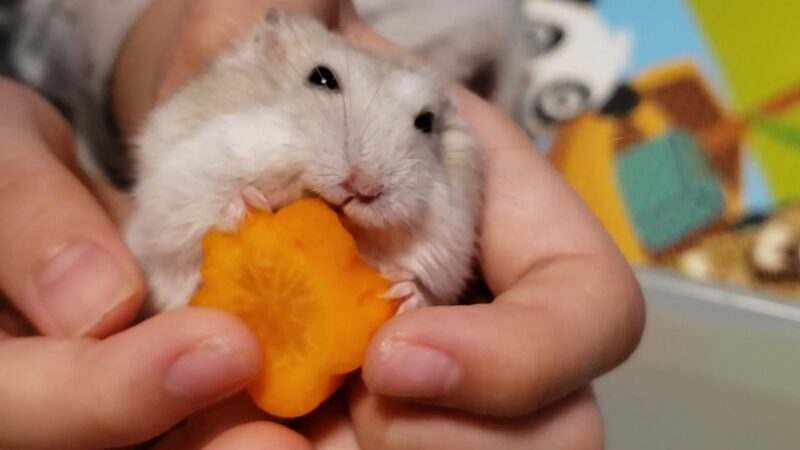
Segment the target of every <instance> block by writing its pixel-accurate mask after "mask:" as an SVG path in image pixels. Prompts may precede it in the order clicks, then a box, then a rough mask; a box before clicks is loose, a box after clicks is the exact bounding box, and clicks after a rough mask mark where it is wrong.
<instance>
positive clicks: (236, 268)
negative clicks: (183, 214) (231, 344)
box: [191, 199, 397, 418]
mask: <svg viewBox="0 0 800 450" xmlns="http://www.w3.org/2000/svg"><path fill="white" fill-rule="evenodd" d="M203 250H204V253H205V256H204V263H203V267H202V270H201V274H202V279H203V284H202V287H201V288H200V289H199V290H198V292H197V294H196V295H195V296H194V298H193V299H192V301H191V305H192V306H202V307H215V308H222V309H224V310H226V311H228V312H230V313H232V314H234V315H236V316H238V317H239V318H240V319H241V320H242V321H244V323H245V324H247V326H249V327H250V329H252V331H253V332H254V333H255V335H256V337H257V338H258V340H259V341H260V343H261V345H262V346H263V351H264V365H263V367H262V370H261V373H260V374H259V375H258V377H257V379H256V381H255V382H254V383H253V385H252V386H251V387H250V389H249V392H250V395H251V396H252V397H253V399H254V400H255V402H256V403H257V404H258V405H259V407H260V408H261V409H263V410H264V411H266V412H268V413H270V414H272V415H274V416H278V417H285V418H292V417H299V416H303V415H305V414H307V413H309V412H311V411H313V410H314V409H315V408H316V407H317V406H319V405H320V404H322V403H323V402H324V401H325V400H326V399H327V398H328V397H329V396H330V395H332V394H333V393H334V392H335V391H336V390H337V389H338V388H339V387H340V386H341V385H342V383H343V382H344V381H345V379H346V374H348V373H350V372H352V371H354V370H356V369H358V368H359V367H360V366H361V364H362V361H363V359H364V353H365V352H366V349H367V345H368V343H369V340H370V338H371V337H372V334H373V333H374V332H375V331H376V330H377V329H378V328H379V327H380V326H381V325H382V324H383V323H384V322H386V321H387V320H389V319H390V318H391V317H392V316H393V315H394V314H395V313H396V311H397V304H396V303H395V302H392V301H390V300H386V299H383V298H381V294H383V293H385V292H386V291H387V290H388V289H389V288H390V286H391V285H390V283H389V282H388V281H387V280H386V279H384V278H383V277H381V276H380V275H379V274H378V273H377V272H375V271H374V270H373V269H372V268H371V267H369V266H368V265H367V263H366V262H365V261H364V259H363V258H362V257H361V255H359V253H358V248H357V246H356V243H355V241H354V240H353V237H352V236H351V235H350V234H349V233H348V232H347V231H346V230H345V229H344V227H343V226H342V224H341V222H340V221H339V218H338V216H337V215H336V213H335V212H333V211H332V210H331V209H330V208H328V206H327V205H326V204H325V203H324V202H322V201H320V200H316V199H311V200H301V201H299V202H297V203H294V204H292V205H289V206H287V207H286V208H284V209H282V210H280V211H278V212H277V213H274V214H273V213H264V212H257V213H252V214H250V215H248V217H247V218H246V219H245V221H244V223H243V224H242V226H241V227H240V229H239V231H238V232H237V233H235V234H227V233H222V232H220V231H212V232H210V233H209V234H208V235H207V236H206V237H205V239H204V241H203Z"/></svg>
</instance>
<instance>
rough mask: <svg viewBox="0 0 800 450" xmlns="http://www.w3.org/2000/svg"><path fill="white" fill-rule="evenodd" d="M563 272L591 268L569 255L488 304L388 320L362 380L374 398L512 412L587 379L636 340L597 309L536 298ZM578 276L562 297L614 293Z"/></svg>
mask: <svg viewBox="0 0 800 450" xmlns="http://www.w3.org/2000/svg"><path fill="white" fill-rule="evenodd" d="M572 270H580V271H586V272H591V271H593V270H594V268H593V267H591V266H590V265H579V264H574V263H572V262H568V263H564V264H563V265H554V266H552V267H543V268H541V269H539V270H538V271H537V272H535V273H533V274H531V275H530V276H528V277H527V278H524V279H522V280H520V281H519V283H518V284H516V285H515V286H514V287H513V288H512V289H510V290H509V291H507V292H505V293H503V294H502V295H501V296H500V297H498V298H497V299H496V300H495V302H494V303H492V304H488V305H486V304H482V305H471V306H451V307H439V308H428V309H424V310H419V311H413V312H410V313H407V314H405V315H401V316H398V317H396V318H395V319H393V320H392V321H391V322H389V323H388V324H387V325H386V326H384V327H383V328H382V329H381V330H379V331H378V333H376V335H375V337H374V338H373V340H372V342H371V344H370V347H369V349H368V350H367V354H366V357H365V362H364V367H363V371H362V376H363V378H364V380H365V382H366V384H367V386H368V387H369V389H370V391H371V392H373V393H376V394H380V395H386V396H393V397H398V398H404V399H408V400H416V401H419V402H423V403H430V404H437V405H443V406H450V407H455V408H458V409H462V410H465V411H471V412H475V413H480V414H485V415H493V416H502V417H518V416H521V415H525V414H528V413H530V412H532V411H534V410H536V409H538V408H541V407H543V406H545V405H547V404H549V403H550V402H552V401H554V400H557V399H559V398H561V397H562V396H564V395H567V394H568V393H570V392H572V391H574V390H576V389H577V388H579V387H580V386H581V385H586V384H588V383H589V382H591V380H593V379H594V378H596V377H597V376H599V375H600V374H601V373H603V372H605V371H606V370H608V369H609V368H610V367H613V366H614V365H615V364H616V363H617V361H619V360H621V359H622V358H624V357H625V356H627V354H629V353H630V352H631V351H632V347H633V346H635V343H633V342H625V341H624V340H622V339H620V338H619V336H620V334H623V335H624V333H620V332H619V330H617V329H615V328H614V326H615V325H616V322H615V321H609V320H604V319H603V318H602V317H598V316H600V315H602V314H603V313H602V312H601V311H597V309H596V308H595V307H594V306H593V305H582V304H580V303H579V302H574V301H570V300H569V299H566V298H564V297H562V298H558V297H555V298H547V297H544V298H543V299H542V298H538V297H537V293H538V292H558V289H561V285H563V283H564V281H563V280H569V279H570V277H572V276H573V275H574V274H573V273H572V272H571V271H572ZM582 281H584V282H585V283H586V284H585V285H583V286H574V287H573V286H568V287H571V288H573V290H574V292H568V293H567V294H565V296H566V295H573V294H574V295H577V296H582V295H585V297H586V298H594V296H595V295H596V294H595V293H594V292H590V291H592V290H595V291H597V292H599V293H600V294H601V295H611V296H613V295H616V294H615V292H614V290H613V288H610V287H607V286H603V285H602V283H601V281H602V280H596V279H595V280H592V279H590V277H588V276H584V277H583V280H582ZM554 285H557V286H554ZM539 300H541V301H539ZM607 303H610V302H607ZM609 308H611V306H610V307H609ZM609 314H612V315H613V314H618V313H617V312H609ZM615 345H616V347H615Z"/></svg>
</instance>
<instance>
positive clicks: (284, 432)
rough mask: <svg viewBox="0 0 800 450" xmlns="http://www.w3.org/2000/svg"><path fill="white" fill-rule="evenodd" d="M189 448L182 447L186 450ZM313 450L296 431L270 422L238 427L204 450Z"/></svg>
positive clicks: (203, 448)
mask: <svg viewBox="0 0 800 450" xmlns="http://www.w3.org/2000/svg"><path fill="white" fill-rule="evenodd" d="M185 448H189V447H181V449H185ZM231 449H236V450H311V449H312V447H311V443H309V442H308V441H307V440H306V439H305V438H303V437H302V436H300V435H299V434H297V433H295V432H294V431H292V430H290V429H289V428H286V427H284V426H282V425H278V424H275V423H270V422H256V423H250V424H246V425H241V426H238V427H236V428H234V429H232V430H230V431H228V432H226V433H224V434H222V435H221V436H219V437H218V438H216V439H214V440H213V441H212V442H210V443H209V444H208V445H206V446H204V447H202V450H231Z"/></svg>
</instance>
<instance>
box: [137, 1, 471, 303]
mask: <svg viewBox="0 0 800 450" xmlns="http://www.w3.org/2000/svg"><path fill="white" fill-rule="evenodd" d="M318 65H325V66H328V67H330V68H331V69H332V70H333V71H334V73H335V75H336V77H337V80H338V81H339V84H340V85H341V87H342V91H341V92H340V93H331V92H329V91H326V90H324V89H322V88H319V87H314V86H311V85H309V84H308V83H307V82H306V78H307V76H308V74H309V73H311V71H312V70H313V68H314V67H315V66H318ZM444 93H445V88H444V86H443V85H442V84H441V82H440V81H439V78H438V77H437V76H436V75H434V74H433V73H432V72H430V71H429V70H427V69H424V68H422V67H418V66H415V65H410V64H409V63H405V62H400V61H394V60H390V59H386V58H385V57H378V56H375V55H373V54H370V53H366V52H363V51H361V50H356V49H355V48H353V47H351V46H349V45H348V44H346V43H345V42H344V40H342V39H341V38H339V37H337V36H335V35H333V34H331V33H329V32H328V31H326V30H325V29H324V28H323V27H321V26H320V25H318V24H317V23H316V22H313V21H311V20H309V19H303V18H299V17H298V18H294V17H290V16H286V15H283V14H278V15H273V16H270V18H269V19H267V20H266V22H265V24H264V25H263V26H261V27H259V29H258V30H256V31H254V33H253V34H252V35H251V36H249V37H247V38H246V39H244V40H243V41H242V42H241V43H240V44H239V45H238V46H236V48H235V49H234V50H233V51H232V52H231V53H230V54H228V55H225V56H223V57H221V58H219V59H218V60H217V61H215V62H214V63H213V64H212V66H211V67H209V68H208V69H207V70H206V71H205V72H204V73H203V74H201V75H200V76H199V77H198V78H197V79H196V80H194V81H192V82H191V83H190V84H189V85H188V86H187V87H186V88H184V89H183V90H182V91H181V92H180V93H178V94H177V95H176V96H175V97H174V98H173V99H172V100H170V102H168V103H167V104H166V105H165V106H164V107H162V109H161V110H159V111H157V112H156V113H154V114H153V116H152V117H151V119H150V120H149V121H148V123H147V125H146V127H145V128H144V131H143V132H142V134H141V136H140V138H139V140H138V151H137V156H138V165H137V169H138V182H137V185H136V188H135V191H134V201H135V210H134V214H133V217H132V219H131V222H130V223H129V226H128V229H127V241H128V243H129V245H130V246H131V248H132V249H133V251H134V253H135V254H136V255H137V257H138V258H139V259H140V261H141V263H142V265H143V266H144V268H145V272H146V276H147V279H148V284H149V289H150V302H149V311H148V312H149V313H154V312H158V311H163V310H165V309H171V308H175V307H179V306H182V305H185V304H186V303H187V302H188V301H189V299H190V297H191V295H192V294H193V292H194V291H195V289H196V287H197V285H198V282H199V275H198V269H199V266H200V263H201V260H202V254H201V248H200V240H201V238H202V236H203V235H204V234H205V233H207V232H208V231H209V230H210V229H211V228H214V227H222V228H229V227H230V225H231V224H230V221H231V217H232V216H233V217H234V220H235V217H236V216H237V215H238V214H239V213H238V212H237V211H239V209H238V207H237V206H236V205H237V203H236V202H237V201H239V200H238V198H239V194H240V192H241V191H242V190H243V189H244V188H245V187H247V186H254V187H256V188H257V189H258V190H260V191H261V192H262V193H263V194H264V196H265V197H266V200H267V202H268V203H269V204H270V205H271V206H272V207H274V208H279V207H282V206H284V205H286V204H288V203H291V202H293V201H296V200H297V199H299V198H301V197H303V196H305V195H308V194H309V193H315V194H317V195H319V196H321V197H322V198H324V199H325V200H327V201H328V202H330V203H332V204H335V205H339V204H343V206H342V210H343V213H344V216H345V225H346V226H347V227H348V228H349V229H350V231H351V232H352V233H353V234H354V236H355V237H356V241H357V242H358V244H359V247H360V249H361V251H362V253H363V254H364V255H365V257H367V259H368V260H369V261H370V262H371V263H372V264H373V265H374V266H375V267H376V268H378V269H380V270H381V271H383V272H384V273H389V272H391V271H394V270H398V269H401V270H402V269H405V270H408V271H410V272H412V273H413V274H414V275H415V276H416V278H417V280H418V281H419V282H421V283H422V284H423V285H424V287H425V288H426V290H427V291H428V292H430V293H431V294H432V295H431V298H429V299H428V301H429V302H437V303H454V302H455V301H456V300H457V298H458V295H459V294H460V292H461V291H462V290H463V288H464V286H465V283H466V281H467V279H468V278H469V276H470V270H471V262H472V258H473V255H474V252H475V240H476V227H477V218H478V214H479V206H480V198H481V191H482V183H481V170H480V157H479V152H478V149H477V147H476V145H475V142H474V141H473V139H472V138H471V137H470V136H469V135H468V134H467V133H466V132H465V130H464V128H463V126H462V125H461V124H460V122H459V121H458V119H457V116H456V112H455V110H454V108H453V107H452V105H450V103H449V102H448V101H447V99H446V97H445V94H444ZM423 111H431V112H433V113H434V114H436V116H437V122H436V131H435V132H434V133H433V134H423V133H421V132H420V131H419V130H416V129H415V128H414V119H415V117H416V116H417V115H418V114H419V113H421V112H423ZM355 167H357V168H358V169H359V170H361V171H363V172H365V173H367V174H368V175H369V176H370V177H374V178H376V179H378V180H380V182H381V183H382V184H383V186H384V190H383V193H382V194H381V196H380V197H378V198H377V199H375V200H374V201H372V202H369V203H361V202H360V201H358V200H353V201H349V202H346V203H345V200H347V199H348V197H349V194H348V192H347V191H346V190H345V189H344V188H343V187H342V183H343V182H344V181H345V180H346V179H347V178H348V175H349V173H350V170H351V169H353V168H355ZM232 202H233V203H234V207H230V206H229V205H231V203H232Z"/></svg>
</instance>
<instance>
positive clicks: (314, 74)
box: [308, 66, 339, 92]
mask: <svg viewBox="0 0 800 450" xmlns="http://www.w3.org/2000/svg"><path fill="white" fill-rule="evenodd" d="M308 82H309V83H311V84H313V85H315V86H319V87H322V88H325V89H327V90H329V91H333V92H338V91H339V82H338V81H336V75H334V74H333V71H332V70H331V69H329V68H328V67H325V66H317V67H314V70H312V71H311V74H310V75H309V76H308Z"/></svg>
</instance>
